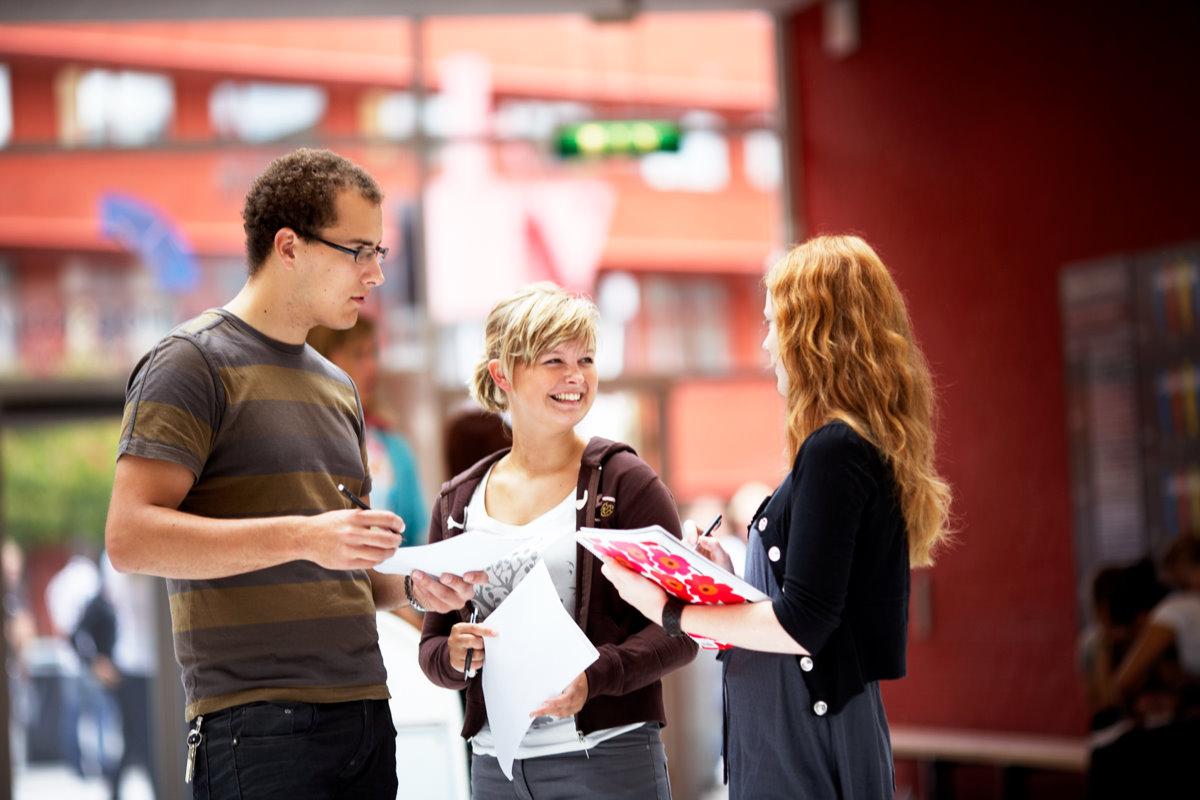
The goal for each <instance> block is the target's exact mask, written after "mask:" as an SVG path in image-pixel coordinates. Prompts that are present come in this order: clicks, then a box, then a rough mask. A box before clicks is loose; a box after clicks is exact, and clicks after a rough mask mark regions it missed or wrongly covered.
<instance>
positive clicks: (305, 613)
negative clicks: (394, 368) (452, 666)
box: [106, 149, 485, 799]
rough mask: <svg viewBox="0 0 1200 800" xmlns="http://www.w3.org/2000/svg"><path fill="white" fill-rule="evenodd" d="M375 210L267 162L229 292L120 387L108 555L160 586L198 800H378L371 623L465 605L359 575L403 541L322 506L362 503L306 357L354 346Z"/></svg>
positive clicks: (350, 442)
mask: <svg viewBox="0 0 1200 800" xmlns="http://www.w3.org/2000/svg"><path fill="white" fill-rule="evenodd" d="M382 201H383V195H382V192H381V191H380V188H379V186H378V184H377V183H376V182H375V181H374V179H372V178H371V176H369V175H368V174H367V173H366V172H365V171H364V170H363V169H362V168H361V167H358V166H357V165H355V164H353V163H351V162H350V161H348V160H346V159H345V158H342V157H341V156H338V155H336V154H334V153H332V152H329V151H326V150H309V149H300V150H296V151H294V152H292V153H289V154H288V155H285V156H282V157H280V158H277V159H275V160H274V161H272V162H271V163H270V165H268V166H267V168H266V170H265V171H264V172H263V173H262V174H261V175H259V176H258V177H257V178H256V179H255V180H254V182H253V184H252V185H251V187H250V190H249V192H248V193H247V195H246V201H245V205H244V207H243V212H242V219H243V227H244V229H245V232H246V250H247V255H248V272H249V276H248V278H247V281H246V283H245V284H244V285H243V287H242V289H241V290H240V291H239V292H238V294H237V296H235V297H234V298H233V299H232V300H230V302H229V303H228V304H226V306H225V307H223V308H217V309H211V310H209V311H206V312H204V313H203V314H201V315H200V316H198V317H196V318H195V319H192V320H190V321H188V322H185V323H183V324H182V325H180V326H178V327H177V328H176V329H175V330H173V331H172V332H171V333H170V334H168V335H167V336H166V337H164V338H163V339H162V340H161V341H159V343H158V344H156V345H155V346H154V347H153V348H152V349H151V351H150V352H149V353H147V354H146V355H145V356H144V357H143V358H142V359H141V361H140V362H139V363H138V364H137V366H136V367H135V368H134V370H133V374H132V375H131V377H130V380H129V385H128V388H127V391H126V412H125V419H124V423H123V427H122V432H121V439H120V443H119V445H118V456H117V466H116V474H115V477H114V481H113V491H112V500H111V502H110V503H109V512H108V522H107V526H106V540H107V544H108V554H109V557H110V558H111V559H112V563H113V566H114V567H115V568H116V569H117V570H119V571H122V572H137V573H141V574H148V575H158V576H162V577H165V578H167V588H168V591H169V593H170V595H171V621H172V628H173V631H174V640H175V654H176V657H177V658H178V660H179V662H180V665H181V666H182V668H183V683H184V688H185V690H186V695H187V700H186V702H187V707H186V709H185V712H184V715H185V718H186V719H188V720H189V721H190V722H191V726H192V730H191V732H190V733H189V734H188V736H187V739H188V740H190V741H191V744H190V746H189V749H188V753H189V755H188V767H187V770H188V772H190V771H192V770H193V769H194V780H193V784H192V789H193V795H194V796H195V797H198V798H199V797H203V798H225V797H265V796H272V797H296V798H299V797H322V798H325V797H355V798H360V797H362V798H365V797H378V798H389V799H390V798H394V797H395V796H396V791H397V788H398V783H397V775H396V757H395V753H396V750H395V747H396V741H395V736H396V731H395V728H394V726H393V725H392V718H391V710H390V708H389V705H388V702H387V699H388V690H387V685H386V673H385V670H384V666H383V660H382V657H381V655H380V652H379V646H378V634H377V628H376V617H375V615H376V612H377V610H390V609H393V608H398V607H400V606H402V605H404V604H406V603H407V604H410V605H413V606H414V607H416V606H417V605H420V606H424V607H427V608H432V609H436V610H438V611H451V610H454V609H457V608H460V607H462V605H463V604H464V603H466V602H467V601H468V600H469V599H470V598H471V596H472V594H473V592H472V587H471V583H470V582H469V580H464V579H463V578H462V577H460V576H452V575H443V576H441V578H440V579H438V577H437V576H430V575H425V574H423V573H414V574H413V575H411V576H400V575H383V574H380V573H378V572H376V571H374V570H373V569H372V568H373V567H374V566H376V565H378V564H379V563H380V562H382V561H384V560H385V559H387V558H389V557H390V556H392V555H394V554H395V552H396V548H397V547H398V546H399V545H400V543H401V533H402V532H403V530H404V521H403V520H402V519H401V518H400V517H399V516H397V515H396V514H394V513H393V512H390V511H384V510H364V509H360V508H356V507H355V505H354V503H353V502H352V501H351V500H350V499H349V498H347V497H345V496H343V494H342V493H341V492H340V490H339V488H338V486H339V484H343V485H345V486H346V487H347V488H349V490H350V491H352V492H355V493H357V494H358V495H361V497H362V499H363V500H369V495H370V492H371V489H372V485H371V477H370V471H369V468H368V465H367V457H366V438H365V432H364V429H365V424H364V422H363V414H362V405H361V403H360V401H359V397H358V393H357V391H356V390H355V388H354V384H353V382H352V381H351V380H350V378H349V376H347V375H346V373H345V372H344V371H343V370H341V369H340V368H338V367H337V366H335V365H334V364H332V363H331V362H330V361H329V360H328V359H326V358H324V357H323V356H321V355H320V354H319V353H317V352H316V351H315V350H313V349H312V348H311V347H309V346H308V345H307V344H306V343H305V340H306V338H307V336H308V334H309V332H310V331H311V330H312V329H313V328H314V327H316V326H318V325H324V326H325V327H328V328H335V329H339V330H341V329H346V328H351V327H353V326H354V324H355V322H357V321H358V313H359V310H360V309H361V308H362V307H363V305H364V304H365V303H366V301H367V297H368V295H370V293H371V292H372V291H373V290H374V289H375V288H376V287H378V286H379V285H381V284H382V283H383V280H384V278H383V272H382V269H381V262H382V259H383V258H384V257H385V256H386V254H387V248H386V247H384V246H383V242H382V239H383V209H382ZM468 578H469V579H472V580H483V579H485V576H484V575H483V574H482V573H480V574H476V575H470V576H468ZM182 738H183V737H182V736H181V739H182ZM185 741H186V740H185ZM180 744H181V746H182V745H183V744H184V742H183V741H181V742H180Z"/></svg>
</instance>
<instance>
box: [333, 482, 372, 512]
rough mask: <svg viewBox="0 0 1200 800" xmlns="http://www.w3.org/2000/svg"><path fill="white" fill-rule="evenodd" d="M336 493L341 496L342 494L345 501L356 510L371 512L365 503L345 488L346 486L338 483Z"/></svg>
mask: <svg viewBox="0 0 1200 800" xmlns="http://www.w3.org/2000/svg"><path fill="white" fill-rule="evenodd" d="M338 491H339V492H341V493H342V494H344V495H345V496H346V499H347V500H349V501H350V502H351V503H353V504H354V505H355V506H357V507H358V508H361V509H362V510H363V511H370V510H371V507H370V506H369V505H367V504H366V503H364V502H363V501H362V499H361V498H360V497H359V496H358V495H356V494H355V493H354V492H352V491H350V490H349V489H347V488H346V484H344V483H339V484H338Z"/></svg>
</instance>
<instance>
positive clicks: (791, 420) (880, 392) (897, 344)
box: [766, 236, 951, 566]
mask: <svg viewBox="0 0 1200 800" xmlns="http://www.w3.org/2000/svg"><path fill="white" fill-rule="evenodd" d="M766 285H767V291H768V292H769V293H770V297H771V304H772V306H773V315H774V319H775V328H776V334H777V337H778V341H779V358H780V361H781V362H782V365H783V368H784V370H785V372H786V374H787V378H788V388H787V435H788V445H789V447H790V450H791V452H792V455H793V457H794V456H795V454H796V453H797V452H798V451H799V449H800V445H801V444H802V443H803V442H804V440H805V439H806V438H807V437H808V435H809V434H811V433H812V432H813V431H815V430H816V429H817V428H819V427H821V426H822V425H824V424H825V423H827V422H830V421H832V420H836V419H840V420H842V421H844V422H846V423H847V424H848V425H850V426H851V427H852V428H854V429H855V431H857V432H858V434H859V435H861V436H863V437H864V438H866V439H867V440H869V441H870V442H871V443H873V444H874V445H875V447H876V448H878V449H879V451H880V452H881V453H882V454H883V456H884V457H885V458H886V459H887V462H888V464H889V465H890V466H891V468H892V472H893V474H894V476H895V479H896V484H897V486H898V488H899V494H900V503H901V510H902V512H903V514H904V519H905V521H906V523H907V528H908V545H909V560H910V562H911V564H912V565H913V566H928V565H931V564H932V563H933V555H934V552H935V550H936V549H937V546H938V544H939V543H941V542H942V541H944V540H945V538H946V537H947V535H948V525H949V513H950V494H951V493H950V486H949V485H948V484H947V483H946V482H945V481H944V480H943V479H942V478H941V477H940V476H939V475H938V473H937V469H936V467H935V465H934V432H933V416H934V398H933V379H932V377H931V375H930V373H929V367H928V365H927V364H926V362H925V356H924V355H923V354H922V353H921V350H920V348H919V347H918V346H917V343H916V340H915V339H914V337H913V333H912V325H911V324H910V322H909V318H908V310H907V308H906V307H905V304H904V298H903V297H902V296H901V294H900V290H899V288H897V286H896V284H895V282H894V281H893V280H892V276H891V275H890V274H889V273H888V270H887V267H885V266H884V264H883V261H882V260H880V258H879V256H878V255H876V253H875V251H874V250H872V249H871V247H870V245H868V244H867V243H866V242H865V241H863V240H862V239H860V238H859V237H857V236H818V237H815V238H812V239H809V240H808V241H806V242H805V243H804V244H801V245H797V246H796V247H794V248H792V250H791V251H789V252H788V253H787V255H785V256H784V257H783V258H782V259H781V260H780V261H779V262H778V263H777V264H775V266H773V267H772V268H771V270H770V271H769V272H768V273H767V277H766Z"/></svg>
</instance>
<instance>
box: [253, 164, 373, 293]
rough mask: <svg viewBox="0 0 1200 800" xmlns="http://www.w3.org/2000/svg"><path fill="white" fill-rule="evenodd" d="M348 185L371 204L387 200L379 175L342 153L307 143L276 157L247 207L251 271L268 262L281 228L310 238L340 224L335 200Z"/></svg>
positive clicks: (256, 270)
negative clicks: (373, 176) (372, 175)
mask: <svg viewBox="0 0 1200 800" xmlns="http://www.w3.org/2000/svg"><path fill="white" fill-rule="evenodd" d="M343 189H358V190H359V191H360V192H362V196H363V197H364V198H366V199H367V200H370V201H371V202H372V203H382V202H383V192H382V191H381V190H380V188H379V184H377V183H376V182H375V179H374V178H372V177H371V176H370V175H368V174H367V173H366V171H365V170H364V169H363V168H362V167H360V166H358V165H357V164H355V163H353V162H352V161H349V160H348V159H345V158H343V157H342V156H339V155H338V154H337V153H331V152H330V151H328V150H312V149H309V148H306V147H302V148H300V149H299V150H295V151H293V152H291V153H288V154H287V155H285V156H280V157H279V158H277V159H275V160H274V161H272V162H271V163H270V165H268V166H267V168H266V170H264V171H263V173H262V174H261V175H259V176H258V177H257V178H256V179H255V180H254V183H253V185H251V187H250V191H249V192H247V193H246V205H245V207H244V208H243V209H242V227H243V228H244V229H245V231H246V256H247V258H248V259H249V261H250V275H251V276H253V275H255V274H257V273H258V271H259V270H260V269H261V268H262V265H263V264H264V263H266V260H267V256H268V255H270V253H271V249H272V248H273V247H274V246H275V244H274V243H275V234H276V233H278V232H279V229H280V228H291V229H292V230H294V231H296V233H298V234H300V235H301V236H304V237H310V236H313V235H315V234H316V233H317V232H318V231H320V230H321V229H322V228H326V227H329V226H330V225H333V224H336V223H337V209H336V208H335V206H334V203H335V201H336V199H337V195H338V192H340V191H341V190H343Z"/></svg>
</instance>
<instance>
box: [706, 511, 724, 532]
mask: <svg viewBox="0 0 1200 800" xmlns="http://www.w3.org/2000/svg"><path fill="white" fill-rule="evenodd" d="M720 524H721V515H720V514H717V518H716V519H714V520H713V521H712V524H711V525H709V526H708V530H706V531H705V532H704V535H705V536H712V532H713V531H715V530H716V529H717V526H718V525H720Z"/></svg>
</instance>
